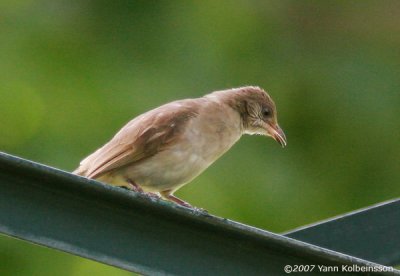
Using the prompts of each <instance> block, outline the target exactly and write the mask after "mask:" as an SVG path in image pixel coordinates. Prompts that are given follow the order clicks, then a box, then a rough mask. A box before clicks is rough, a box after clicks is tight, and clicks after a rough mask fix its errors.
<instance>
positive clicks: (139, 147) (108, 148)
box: [77, 100, 198, 178]
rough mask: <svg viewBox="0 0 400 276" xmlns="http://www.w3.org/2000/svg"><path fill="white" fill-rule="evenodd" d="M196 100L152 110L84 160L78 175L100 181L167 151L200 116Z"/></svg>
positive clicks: (125, 127) (133, 121)
mask: <svg viewBox="0 0 400 276" xmlns="http://www.w3.org/2000/svg"><path fill="white" fill-rule="evenodd" d="M193 101H194V100H186V101H178V102H173V103H170V104H167V105H164V106H161V107H159V108H157V109H154V110H151V111H149V112H147V113H145V114H143V115H141V116H139V117H137V118H135V119H133V120H132V121H130V122H129V123H128V124H127V125H125V126H124V127H123V128H122V129H121V130H120V131H119V132H118V133H117V134H116V135H115V136H114V137H113V138H112V140H111V141H110V142H108V143H107V144H105V145H104V146H103V147H102V148H100V149H98V150H97V151H96V152H94V153H93V154H92V155H90V156H88V157H87V158H86V159H84V160H83V161H82V162H81V164H80V167H79V168H78V170H77V172H78V174H79V173H80V172H81V174H82V175H84V176H86V177H89V178H97V177H99V176H101V175H102V174H104V173H107V172H110V171H111V170H114V169H117V168H121V167H123V166H126V165H128V164H131V163H133V162H137V161H140V160H143V159H146V158H148V157H151V156H153V155H154V154H156V153H157V152H159V151H162V150H164V149H165V148H167V147H168V145H170V144H171V143H173V142H174V141H175V140H176V139H178V136H179V135H178V134H179V133H181V132H183V130H184V128H185V126H186V125H187V122H188V121H189V120H190V119H191V118H194V117H196V116H197V114H198V110H197V109H196V108H195V106H196V105H193Z"/></svg>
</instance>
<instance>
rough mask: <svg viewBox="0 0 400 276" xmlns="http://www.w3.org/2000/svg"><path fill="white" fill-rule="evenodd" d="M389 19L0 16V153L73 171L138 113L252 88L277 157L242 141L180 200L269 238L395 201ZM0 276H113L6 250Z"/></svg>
mask: <svg viewBox="0 0 400 276" xmlns="http://www.w3.org/2000/svg"><path fill="white" fill-rule="evenodd" d="M399 12H400V2H399V1H387V0H385V1H309V0H307V1H305V0H303V1H295V0H284V1H281V0H271V1H256V0H249V1H243V0H242V1H240V0H237V1H213V0H205V1H179V2H178V1H88V0H86V1H85V0H83V1H76V0H73V1H65V0H52V1H50V0H40V1H29V0H22V1H11V0H3V1H1V3H0V34H1V38H0V127H1V135H0V150H2V151H5V152H8V153H11V154H15V155H18V156H22V157H24V158H28V159H32V160H34V161H37V162H41V163H44V164H47V165H51V166H54V167H57V168H61V169H64V170H67V171H71V170H73V169H74V168H75V167H77V165H78V163H79V161H80V160H81V159H82V158H83V157H85V156H86V155H87V154H89V153H91V152H92V151H94V150H95V149H96V148H98V147H99V146H101V145H102V144H104V143H105V142H106V141H107V140H108V139H109V138H110V137H111V136H113V135H114V133H115V132H116V131H117V130H118V129H119V128H120V127H121V126H122V125H124V124H125V123H126V122H127V121H129V120H130V119H131V118H133V117H135V116H136V115H138V114H140V113H142V112H144V111H147V110H149V109H151V108H154V107H156V106H158V105H161V104H163V103H165V102H168V101H172V100H176V99H180V98H187V97H199V96H202V95H203V94H206V93H208V92H210V91H213V90H217V89H224V88H231V87H237V86H242V85H248V84H251V85H259V86H261V87H263V88H265V89H266V90H268V91H269V92H270V94H271V95H272V96H273V98H274V99H275V101H276V103H277V106H278V110H279V121H280V124H281V126H282V127H283V129H284V130H285V132H286V135H287V137H288V142H289V144H288V147H287V148H285V149H281V148H280V147H279V145H278V144H276V143H275V142H274V141H273V140H272V139H267V138H265V137H249V136H246V137H243V138H242V139H241V141H240V142H239V143H238V144H237V145H235V146H234V148H233V149H232V150H231V151H230V152H229V153H227V154H226V155H224V156H223V157H222V158H221V159H220V160H219V161H218V162H217V163H216V164H215V165H213V166H212V167H211V168H210V169H208V170H207V171H206V172H205V173H204V174H202V175H201V176H200V177H198V178H197V179H196V180H195V181H193V182H192V183H191V184H190V185H188V186H186V187H184V188H183V189H181V190H180V191H179V192H178V193H177V195H178V196H180V197H182V198H184V199H185V200H187V201H189V202H191V203H192V204H193V205H195V206H199V207H202V208H205V209H207V210H209V212H210V213H212V214H215V215H218V216H222V217H227V218H230V219H233V220H237V221H240V222H243V223H246V224H250V225H253V226H256V227H261V228H264V229H267V230H270V231H274V232H281V231H285V230H289V229H292V228H295V227H298V226H301V225H304V224H308V223H312V222H315V221H318V220H321V219H325V218H329V217H331V216H334V215H338V214H341V213H344V212H348V211H351V210H354V209H357V208H360V207H364V206H367V205H370V204H374V203H377V202H381V201H384V200H388V199H391V198H394V197H398V196H399V195H400V185H399V182H400V170H399V164H400V151H399V148H400V127H399V124H400V116H399V111H400V109H399V107H400V91H399V88H400V51H399V49H400V17H399ZM2 211H5V210H2ZM0 271H1V274H2V275H54V274H55V273H57V275H85V274H87V273H93V272H95V273H97V274H96V275H123V274H126V272H124V271H121V270H118V269H114V268H111V267H107V266H105V265H101V264H98V263H95V262H92V261H88V260H83V259H81V258H78V257H73V256H70V255H68V254H64V253H60V252H57V251H54V250H50V249H46V248H42V247H38V246H35V245H31V244H27V243H24V242H21V241H16V240H14V239H11V238H7V237H1V238H0ZM3 272H5V273H3Z"/></svg>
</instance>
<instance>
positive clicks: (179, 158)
mask: <svg viewBox="0 0 400 276" xmlns="http://www.w3.org/2000/svg"><path fill="white" fill-rule="evenodd" d="M243 134H250V135H253V134H257V135H264V136H269V137H271V138H273V139H274V140H276V141H277V142H278V143H279V144H280V145H281V146H282V147H285V146H286V144H287V139H286V136H285V134H284V132H283V130H282V129H281V127H280V126H279V124H278V121H277V110H276V106H275V103H274V101H273V100H272V98H271V97H270V96H269V94H268V93H267V92H266V91H265V90H263V89H262V88H260V87H258V86H244V87H239V88H232V89H227V90H220V91H215V92H212V93H209V94H206V95H205V96H203V97H199V98H194V99H184V100H177V101H173V102H170V103H167V104H164V105H162V106H160V107H157V108H155V109H152V110H150V111H148V112H145V113H143V114H142V115H139V116H137V117H136V118H134V119H132V120H131V121H130V122H128V123H127V124H126V125H125V126H124V127H122V129H121V130H120V131H119V132H117V134H116V135H115V136H114V137H113V138H112V139H111V140H110V141H109V142H108V143H106V144H105V145H104V146H102V147H100V148H99V149H98V150H96V151H95V152H94V153H92V154H90V155H89V156H88V157H86V158H85V159H83V160H82V161H81V162H80V165H79V167H78V168H77V169H76V170H75V171H74V172H73V173H75V174H77V175H80V176H83V177H87V178H90V179H95V180H98V181H101V182H104V183H107V184H111V185H114V186H121V187H124V188H127V189H130V190H133V191H135V192H140V193H145V194H148V195H150V196H156V197H161V198H162V199H164V200H167V201H172V202H174V203H176V204H178V205H182V206H184V207H188V208H193V207H192V206H191V205H190V204H189V203H188V202H186V201H184V200H182V199H180V198H178V197H176V196H175V195H174V193H175V192H176V191H177V190H178V189H179V188H181V187H182V186H184V185H185V184H187V183H189V182H190V181H192V180H193V179H194V178H196V177H197V176H198V175H199V174H200V173H202V172H203V171H204V170H205V169H207V168H208V167H209V166H210V165H211V164H212V163H214V162H215V161H216V160H217V159H218V158H219V157H221V156H222V155H223V154H224V153H225V152H227V151H228V150H229V149H230V148H231V147H232V146H233V145H234V144H235V143H236V142H237V141H238V140H239V139H240V137H241V136H242V135H243Z"/></svg>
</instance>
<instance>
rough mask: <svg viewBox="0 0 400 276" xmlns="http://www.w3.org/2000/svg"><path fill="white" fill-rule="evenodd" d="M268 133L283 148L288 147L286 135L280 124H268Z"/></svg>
mask: <svg viewBox="0 0 400 276" xmlns="http://www.w3.org/2000/svg"><path fill="white" fill-rule="evenodd" d="M267 131H268V134H269V135H271V137H272V138H274V140H275V141H277V142H278V143H279V144H280V145H281V146H282V148H284V147H285V146H286V144H287V140H286V135H285V133H284V132H283V130H282V129H281V127H280V126H279V125H278V124H268V129H267Z"/></svg>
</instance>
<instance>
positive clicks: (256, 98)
mask: <svg viewBox="0 0 400 276" xmlns="http://www.w3.org/2000/svg"><path fill="white" fill-rule="evenodd" d="M224 94H225V96H226V99H227V101H228V104H229V105H230V106H231V107H233V108H234V109H236V110H237V111H238V112H239V114H240V116H241V119H242V126H243V131H244V133H246V134H250V135H252V134H259V135H265V136H270V137H272V138H273V139H275V140H276V141H277V142H278V143H279V144H280V145H281V146H282V147H284V146H286V144H287V141H286V136H285V133H284V132H283V130H282V129H281V128H280V126H279V125H278V120H277V113H276V107H275V103H274V101H273V100H272V98H271V97H270V96H269V95H268V93H267V92H265V91H264V90H263V89H261V88H259V87H255V86H246V87H241V88H235V89H231V90H226V91H224Z"/></svg>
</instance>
